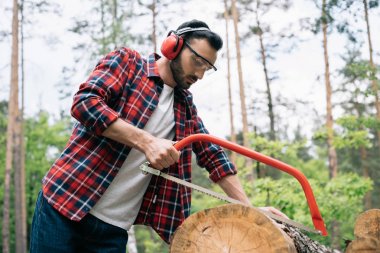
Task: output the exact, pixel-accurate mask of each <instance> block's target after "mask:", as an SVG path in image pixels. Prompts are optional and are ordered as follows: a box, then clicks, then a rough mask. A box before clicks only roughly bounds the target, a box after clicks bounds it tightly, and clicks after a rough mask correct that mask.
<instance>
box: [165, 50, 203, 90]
mask: <svg viewBox="0 0 380 253" xmlns="http://www.w3.org/2000/svg"><path fill="white" fill-rule="evenodd" d="M170 70H171V71H172V75H173V79H174V81H175V82H176V84H177V86H176V88H178V89H181V90H187V89H189V88H190V86H191V85H192V84H193V83H194V82H195V81H196V80H197V79H198V78H197V77H196V76H193V75H192V76H190V77H189V78H191V80H193V81H194V80H195V81H194V82H188V81H186V79H187V78H188V77H187V76H186V75H185V72H184V71H183V68H182V65H181V55H178V57H177V58H175V59H174V60H172V61H171V62H170Z"/></svg>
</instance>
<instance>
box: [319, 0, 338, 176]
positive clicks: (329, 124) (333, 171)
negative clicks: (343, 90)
mask: <svg viewBox="0 0 380 253" xmlns="http://www.w3.org/2000/svg"><path fill="white" fill-rule="evenodd" d="M327 26H328V25H327V15H326V0H322V32H323V52H324V59H325V86H326V129H327V146H328V157H329V174H330V178H333V177H336V175H337V174H338V159H337V155H336V150H335V148H334V146H333V138H334V132H333V124H334V120H333V115H332V104H331V95H332V89H331V81H330V64H329V54H328V49H327Z"/></svg>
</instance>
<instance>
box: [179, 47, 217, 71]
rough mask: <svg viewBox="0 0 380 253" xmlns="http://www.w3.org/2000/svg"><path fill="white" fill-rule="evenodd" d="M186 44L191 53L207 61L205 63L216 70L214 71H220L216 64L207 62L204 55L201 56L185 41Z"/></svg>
mask: <svg viewBox="0 0 380 253" xmlns="http://www.w3.org/2000/svg"><path fill="white" fill-rule="evenodd" d="M184 44H185V46H186V47H187V48H188V49H190V51H191V52H192V53H193V54H195V56H197V57H199V58H201V59H202V60H203V61H205V62H207V63H208V64H209V65H210V66H211V67H212V68H213V69H214V71H217V70H218V69H217V68H216V67H215V66H214V64H212V63H211V62H210V61H209V60H207V59H206V58H205V57H203V56H202V55H200V54H199V53H197V51H195V50H194V49H193V48H192V47H191V46H190V44H189V43H187V41H185V40H184ZM208 70H210V69H208Z"/></svg>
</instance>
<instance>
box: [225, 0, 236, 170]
mask: <svg viewBox="0 0 380 253" xmlns="http://www.w3.org/2000/svg"><path fill="white" fill-rule="evenodd" d="M224 20H225V22H226V51H227V85H228V107H229V112H230V135H231V141H232V142H233V143H236V134H235V125H234V113H233V108H232V107H233V106H232V91H231V66H230V64H231V57H230V46H229V34H228V23H229V21H230V15H229V9H228V4H227V0H224ZM230 158H231V161H232V163H236V153H235V152H232V153H231V156H230Z"/></svg>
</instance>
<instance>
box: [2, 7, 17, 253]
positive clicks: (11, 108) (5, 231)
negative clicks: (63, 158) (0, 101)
mask: <svg viewBox="0 0 380 253" xmlns="http://www.w3.org/2000/svg"><path fill="white" fill-rule="evenodd" d="M18 24H19V20H18V3H17V0H13V17H12V56H11V83H10V94H9V101H8V126H7V147H6V162H5V177H4V205H3V224H2V226H3V227H2V236H3V241H2V243H3V253H9V252H10V249H9V239H10V238H9V215H10V214H9V209H10V205H9V198H10V183H11V182H10V181H11V171H12V165H13V164H12V163H13V148H14V143H13V134H14V127H15V120H16V117H17V114H18Z"/></svg>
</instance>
